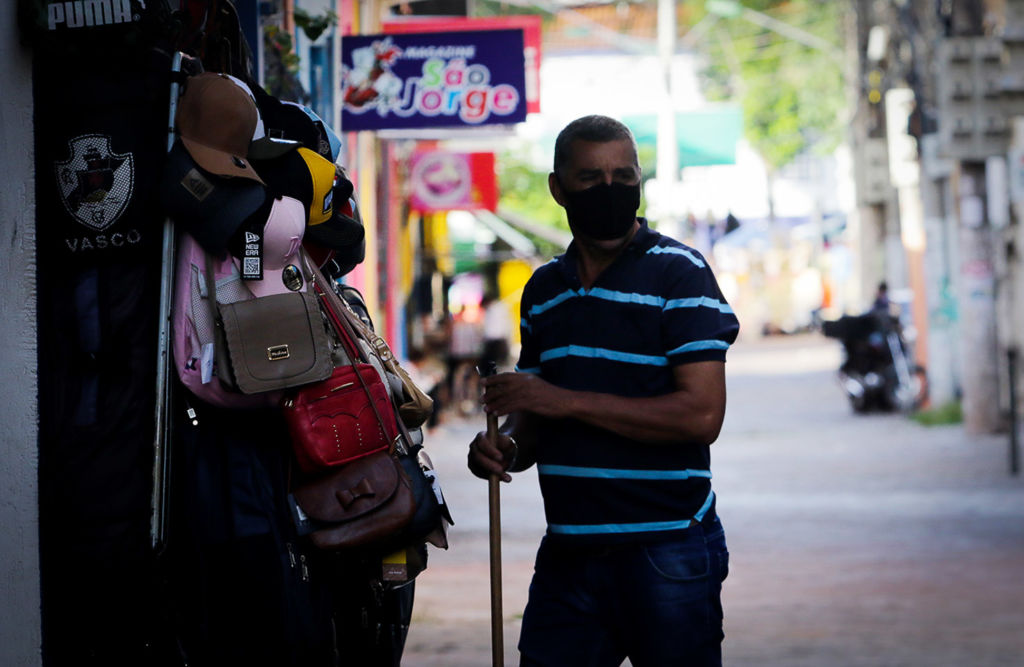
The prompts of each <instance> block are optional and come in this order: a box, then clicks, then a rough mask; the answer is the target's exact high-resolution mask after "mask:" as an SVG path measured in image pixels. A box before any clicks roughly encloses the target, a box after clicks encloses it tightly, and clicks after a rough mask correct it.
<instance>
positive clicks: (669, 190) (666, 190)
mask: <svg viewBox="0 0 1024 667" xmlns="http://www.w3.org/2000/svg"><path fill="white" fill-rule="evenodd" d="M675 51H676V5H675V2H674V1H673V0H658V63H659V64H660V66H661V75H662V80H663V89H662V92H663V99H662V103H661V107H660V108H659V109H658V139H657V151H658V155H657V169H658V182H659V184H660V188H661V192H662V193H663V194H662V196H663V197H667V198H668V200H669V205H668V207H667V210H668V211H670V215H669V220H670V221H671V225H670V226H671V227H672V228H666V229H665V231H666V233H668V234H669V236H675V237H677V238H678V237H679V236H681V234H680V232H681V231H682V230H681V229H680V228H679V218H678V216H677V211H676V210H675V209H676V204H675V203H674V202H673V201H672V200H673V199H674V198H675V192H676V183H677V182H678V181H679V169H680V167H679V146H678V145H677V141H676V109H675V102H674V100H673V95H672V57H673V56H674V55H675Z"/></svg>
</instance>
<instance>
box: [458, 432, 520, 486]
mask: <svg viewBox="0 0 1024 667" xmlns="http://www.w3.org/2000/svg"><path fill="white" fill-rule="evenodd" d="M497 440H498V441H497V443H493V442H491V440H490V439H489V438H488V437H487V432H486V431H480V432H479V433H477V434H476V438H474V439H473V442H471V443H469V460H468V461H467V464H468V466H469V471H470V472H472V473H473V474H474V475H476V476H477V477H480V478H481V479H487V478H488V477H490V476H491V475H497V476H498V477H499V478H500V479H501V481H503V482H511V481H512V477H511V476H510V475H509V474H508V473H507V472H506V471H507V470H508V469H509V467H511V465H512V462H513V460H514V459H515V454H516V445H515V443H514V442H513V440H512V438H510V437H509V436H507V435H505V434H504V433H499V434H498V437H497Z"/></svg>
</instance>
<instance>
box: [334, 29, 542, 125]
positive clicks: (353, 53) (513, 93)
mask: <svg viewBox="0 0 1024 667" xmlns="http://www.w3.org/2000/svg"><path fill="white" fill-rule="evenodd" d="M522 54H523V31H522V30H521V29H510V30H473V31H459V32H425V33H409V34H401V35H359V36H351V37H345V38H343V39H342V42H341V62H342V84H341V87H342V108H341V129H342V130H343V131H345V132H353V131H357V130H383V129H410V128H426V127H475V126H479V125H490V124H509V123H519V122H522V121H524V120H526V72H525V60H524V58H523V55H522Z"/></svg>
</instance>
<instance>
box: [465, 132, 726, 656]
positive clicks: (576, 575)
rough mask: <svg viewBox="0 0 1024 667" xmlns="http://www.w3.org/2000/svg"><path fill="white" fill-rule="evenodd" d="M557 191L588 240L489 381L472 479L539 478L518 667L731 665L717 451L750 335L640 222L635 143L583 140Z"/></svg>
mask: <svg viewBox="0 0 1024 667" xmlns="http://www.w3.org/2000/svg"><path fill="white" fill-rule="evenodd" d="M548 185H549V188H550V191H551V195H552V196H553V197H554V199H555V201H556V202H558V204H560V205H561V206H562V207H563V208H565V209H566V214H567V217H568V220H569V226H570V229H571V230H572V233H573V241H572V243H571V244H570V246H569V248H568V250H567V251H566V253H565V254H564V255H561V256H559V257H557V258H555V260H554V261H552V262H549V263H548V264H545V265H544V266H542V267H540V268H539V269H537V271H536V272H535V273H534V274H533V276H532V277H531V278H530V281H529V282H528V283H527V285H526V287H525V289H524V292H523V298H522V304H521V312H522V318H523V319H522V323H521V337H522V351H521V353H520V357H519V363H518V364H517V366H516V370H517V372H515V373H501V374H498V375H496V376H493V377H490V378H486V379H485V380H484V381H483V382H484V396H483V401H484V405H485V409H486V410H487V411H488V412H489V413H494V414H497V415H500V416H503V415H508V416H509V418H508V419H507V420H506V421H505V422H504V423H503V424H502V426H501V428H500V432H499V435H498V436H497V438H496V439H495V441H494V442H492V441H490V440H488V438H487V436H486V433H485V432H481V433H479V434H477V436H476V438H475V439H474V440H473V442H472V443H471V444H470V447H469V468H470V470H471V471H472V472H473V473H474V474H475V475H477V476H479V477H484V478H486V477H489V476H490V475H499V476H500V477H501V478H502V479H503V480H504V481H506V482H507V481H510V480H511V477H510V476H509V475H508V472H509V471H512V472H518V471H521V470H524V469H526V468H528V467H529V466H531V465H533V463H535V462H536V463H537V467H538V472H539V475H540V485H541V491H542V493H543V496H544V507H545V514H546V517H547V521H548V529H547V534H546V536H545V537H544V539H543V540H542V542H541V546H540V549H539V551H538V554H537V562H536V568H535V573H534V577H533V582H532V583H531V585H530V596H529V602H528V603H527V606H526V611H525V613H524V616H523V624H522V632H521V637H520V641H519V650H520V653H521V654H522V662H521V663H520V664H522V665H527V666H535V665H570V664H571V665H580V664H587V665H617V664H621V663H622V661H623V660H624V659H625V658H627V657H628V658H629V659H630V660H631V661H632V663H633V664H637V665H640V664H649V665H668V664H680V663H681V662H683V663H685V664H687V665H702V666H704V665H720V664H721V641H722V638H723V633H722V607H721V602H720V594H721V583H722V580H723V579H725V576H726V574H727V573H728V551H727V549H726V544H725V535H724V532H723V529H722V525H721V523H720V521H719V519H718V517H717V513H716V511H715V494H714V493H713V492H712V490H711V471H710V455H709V445H710V444H711V443H712V442H714V441H715V439H716V438H717V437H718V433H719V430H720V428H721V425H722V420H723V418H724V415H725V364H724V361H725V353H726V350H727V349H728V347H729V345H730V344H731V343H732V342H733V341H734V340H735V338H736V334H737V332H738V329H739V324H738V322H737V319H736V317H735V315H734V313H733V311H732V309H731V308H730V307H729V305H728V304H727V303H726V302H725V300H724V298H723V297H722V294H721V291H720V290H719V288H718V285H717V283H716V281H715V278H714V276H713V274H712V272H711V270H710V268H709V267H708V265H707V262H706V261H705V260H704V258H703V257H702V256H701V255H700V254H699V253H698V252H697V251H695V250H694V249H692V248H690V247H687V246H685V245H683V244H681V243H679V242H677V241H675V240H674V239H671V238H668V237H666V236H662V235H661V234H658V233H657V232H655V231H653V230H651V229H650V228H649V227H648V225H647V222H646V220H644V219H642V218H637V217H636V211H637V209H638V208H639V205H640V167H639V164H638V161H637V152H636V141H635V139H634V138H633V135H632V133H631V132H630V131H629V129H628V128H627V127H626V126H625V125H622V124H621V123H619V122H618V121H615V120H612V119H610V118H606V117H603V116H587V117H584V118H580V119H578V120H576V121H573V122H572V123H570V124H569V125H568V126H567V127H566V128H565V129H563V130H562V132H561V133H560V134H559V136H558V139H557V140H556V143H555V159H554V171H553V172H552V173H551V174H550V175H549V176H548Z"/></svg>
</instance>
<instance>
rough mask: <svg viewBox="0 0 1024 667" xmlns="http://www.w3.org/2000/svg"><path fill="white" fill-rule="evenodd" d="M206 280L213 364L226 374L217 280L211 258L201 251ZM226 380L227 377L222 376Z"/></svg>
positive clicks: (225, 353)
mask: <svg viewBox="0 0 1024 667" xmlns="http://www.w3.org/2000/svg"><path fill="white" fill-rule="evenodd" d="M202 252H203V260H204V263H205V267H204V268H205V273H206V275H205V278H206V308H207V311H208V312H209V315H210V326H211V327H213V364H214V366H216V368H217V370H218V371H220V372H221V373H226V372H227V368H228V365H227V358H228V351H227V350H226V349H224V337H223V336H220V335H218V331H217V330H218V329H219V328H222V327H223V326H224V325H223V324H221V319H220V310H219V309H218V308H217V280H216V279H215V278H214V274H213V271H214V268H213V257H212V256H211V255H210V253H209V252H207V251H206V250H203V251H202ZM224 379H225V380H227V376H226V375H225V376H224Z"/></svg>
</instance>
